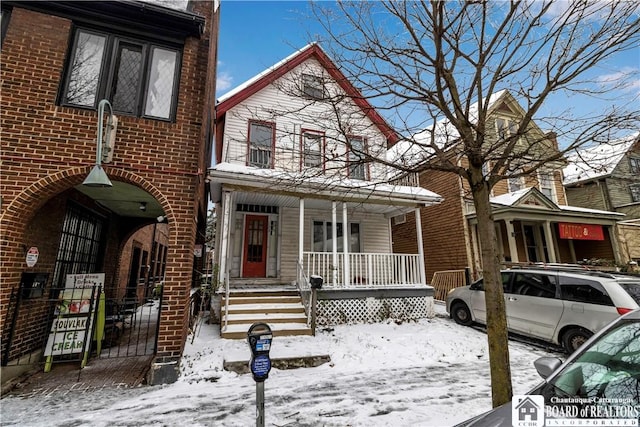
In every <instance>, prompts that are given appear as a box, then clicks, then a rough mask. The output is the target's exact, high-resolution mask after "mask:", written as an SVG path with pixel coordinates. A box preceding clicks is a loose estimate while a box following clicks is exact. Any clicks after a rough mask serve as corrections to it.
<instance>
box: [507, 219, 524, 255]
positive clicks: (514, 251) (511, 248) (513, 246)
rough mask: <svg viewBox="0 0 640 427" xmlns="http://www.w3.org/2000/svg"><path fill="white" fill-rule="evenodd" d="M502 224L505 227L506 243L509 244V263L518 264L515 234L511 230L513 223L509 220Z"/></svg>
mask: <svg viewBox="0 0 640 427" xmlns="http://www.w3.org/2000/svg"><path fill="white" fill-rule="evenodd" d="M504 223H505V224H506V225H507V241H508V242H509V256H510V257H511V262H520V260H519V259H518V246H517V245H516V232H515V230H514V229H513V223H512V222H511V220H509V219H506V220H505V221H504Z"/></svg>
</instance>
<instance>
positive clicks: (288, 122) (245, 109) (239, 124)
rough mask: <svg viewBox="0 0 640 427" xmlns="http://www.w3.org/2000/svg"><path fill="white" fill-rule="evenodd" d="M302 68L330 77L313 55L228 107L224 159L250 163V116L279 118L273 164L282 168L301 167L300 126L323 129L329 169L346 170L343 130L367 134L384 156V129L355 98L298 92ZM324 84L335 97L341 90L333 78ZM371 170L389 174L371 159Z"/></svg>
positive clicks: (374, 148) (274, 120)
mask: <svg viewBox="0 0 640 427" xmlns="http://www.w3.org/2000/svg"><path fill="white" fill-rule="evenodd" d="M302 73H308V74H313V75H322V76H324V77H325V78H327V79H329V75H328V74H327V73H326V71H324V68H323V67H322V66H321V65H320V64H319V63H318V62H317V61H316V60H315V59H310V60H308V61H307V62H305V63H304V64H301V65H300V66H299V67H297V68H295V69H294V70H292V71H290V72H289V73H287V74H286V75H285V76H283V77H281V78H280V79H278V80H277V81H276V82H274V83H273V84H272V85H269V86H267V87H265V88H264V89H262V90H261V91H260V92H259V93H256V94H254V95H253V96H251V97H249V98H248V99H246V100H245V101H243V102H242V103H241V104H239V105H237V106H235V107H233V108H232V109H230V110H229V111H228V112H227V113H226V119H225V125H224V127H225V129H224V149H223V158H222V161H223V162H230V163H237V164H243V165H244V164H246V162H247V136H248V129H249V121H250V120H260V121H266V122H271V123H275V125H276V153H275V165H274V166H275V168H278V169H283V170H289V171H294V172H297V171H299V170H300V164H301V156H300V152H301V130H302V129H306V130H317V131H322V132H324V133H325V143H326V150H325V157H326V158H327V163H326V169H327V170H326V174H327V175H329V174H334V173H339V174H340V175H341V176H346V163H345V161H346V153H345V151H346V150H345V145H344V137H343V136H342V135H344V134H348V135H352V136H362V137H365V138H366V139H367V145H368V150H369V153H370V154H371V155H372V156H375V157H378V158H380V159H384V157H385V152H386V139H385V137H384V135H382V133H381V132H380V131H379V129H378V128H377V127H376V126H375V125H373V123H372V122H371V120H369V119H368V118H367V117H366V116H365V115H364V114H363V113H362V111H361V110H360V109H359V108H358V107H357V106H356V105H355V104H354V103H353V102H352V101H351V100H348V99H347V100H343V101H342V102H340V103H335V102H330V101H314V100H310V99H306V98H303V97H301V96H297V95H298V94H299V93H300V82H301V74H302ZM326 87H327V89H328V93H329V94H330V95H332V96H333V97H335V96H336V95H343V91H342V89H341V88H340V87H339V86H338V85H337V84H335V82H331V83H330V84H329V83H327V86H326ZM336 107H337V108H339V110H340V116H341V118H342V119H341V120H337V119H336V117H337V114H336V112H335V109H336ZM369 171H370V175H371V178H372V179H382V178H383V177H384V174H385V168H384V167H383V166H382V165H380V164H374V163H372V164H370V165H369Z"/></svg>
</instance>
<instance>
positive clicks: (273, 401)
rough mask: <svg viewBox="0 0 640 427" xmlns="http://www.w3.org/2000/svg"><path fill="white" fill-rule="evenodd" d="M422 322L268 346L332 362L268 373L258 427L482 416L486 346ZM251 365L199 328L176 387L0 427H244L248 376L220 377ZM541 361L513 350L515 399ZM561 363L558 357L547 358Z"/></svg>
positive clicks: (533, 379) (438, 323)
mask: <svg viewBox="0 0 640 427" xmlns="http://www.w3.org/2000/svg"><path fill="white" fill-rule="evenodd" d="M436 313H437V314H436V317H435V318H434V319H431V320H422V321H419V322H412V323H403V324H400V325H397V324H395V323H393V322H388V323H378V324H366V325H342V326H337V327H335V328H333V329H332V330H327V331H321V330H319V331H318V334H317V336H316V337H292V338H284V337H283V338H280V337H275V338H274V340H273V343H272V346H273V347H272V350H271V355H272V357H274V356H287V355H293V354H300V353H304V352H316V353H318V352H322V353H325V354H329V355H330V356H331V360H332V361H331V363H327V364H324V365H322V366H319V367H315V368H300V369H290V370H278V369H272V370H271V373H270V374H269V378H268V379H267V380H266V382H265V386H264V388H265V425H267V426H439V427H440V426H450V425H453V424H455V423H457V422H460V421H462V420H465V419H467V418H470V417H471V416H473V415H476V414H479V413H482V412H484V411H486V410H488V409H490V408H491V398H490V381H489V357H488V349H487V337H486V334H485V333H484V332H482V331H479V330H476V329H473V328H467V327H462V326H459V325H456V324H455V323H454V322H453V321H452V320H450V319H449V318H448V317H447V316H446V313H445V311H444V307H443V306H441V305H436ZM240 353H244V354H247V355H248V354H249V349H248V345H247V343H246V341H241V340H225V339H221V338H220V335H219V325H207V324H202V325H200V326H199V328H198V329H197V332H196V336H195V339H194V340H193V343H191V339H190V340H189V342H188V344H187V347H186V349H185V354H184V358H183V361H182V375H181V377H180V379H179V380H178V381H177V382H176V383H174V384H170V385H164V386H154V387H140V388H137V389H131V390H103V391H101V392H97V393H91V394H73V393H69V394H66V395H52V396H49V397H41V396H40V397H38V398H37V399H34V398H32V399H21V398H16V397H9V398H5V399H3V400H2V401H1V403H0V404H1V412H0V414H1V419H0V422H1V425H3V426H47V427H53V426H152V425H157V426H183V425H190V426H250V425H255V420H256V406H255V397H256V384H255V382H254V381H253V378H252V376H251V374H243V375H239V374H235V373H232V372H227V371H224V370H223V369H222V363H223V359H224V358H225V357H226V358H227V359H233V358H237V357H239V356H238V355H239V354H240ZM549 354H550V353H549V352H547V351H545V350H544V349H542V348H539V347H535V346H531V345H528V344H524V343H519V342H511V344H510V356H511V373H512V377H513V384H514V393H516V394H523V393H525V392H526V391H527V390H529V389H530V388H532V387H533V386H534V385H535V384H537V383H538V382H539V381H540V378H539V377H538V375H537V373H536V371H535V369H534V367H533V364H532V363H533V361H534V360H535V359H536V358H538V357H541V356H544V355H549ZM552 354H553V355H555V356H558V354H556V353H552Z"/></svg>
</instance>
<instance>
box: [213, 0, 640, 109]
mask: <svg viewBox="0 0 640 427" xmlns="http://www.w3.org/2000/svg"><path fill="white" fill-rule="evenodd" d="M220 13H221V15H220V36H219V42H218V43H219V45H218V49H219V51H218V82H217V85H218V86H217V95H218V96H220V95H222V94H224V93H225V92H227V91H229V90H230V89H233V88H234V87H236V86H238V85H240V84H241V83H243V82H244V81H246V80H248V79H250V78H251V77H253V76H254V75H256V74H258V73H260V72H261V71H263V70H264V69H266V68H268V67H269V66H271V65H273V64H275V63H276V62H278V61H280V60H281V59H283V58H285V57H287V56H289V55H290V54H291V53H293V52H294V51H296V50H298V49H300V48H302V47H303V46H305V45H306V44H307V43H309V41H310V40H311V36H310V35H309V34H319V36H320V38H322V37H323V34H322V33H321V31H322V29H321V27H320V26H319V24H317V23H315V22H314V20H313V19H310V18H309V15H311V12H310V6H309V3H308V2H306V1H242V0H222V2H221V9H220ZM314 38H315V37H314ZM326 50H329V49H326ZM337 65H338V67H340V64H339V63H338V64H337ZM592 72H593V73H596V75H598V76H599V77H598V79H599V80H601V81H605V80H606V79H607V78H608V77H609V76H614V75H616V73H619V72H627V73H629V72H631V73H633V74H635V78H634V81H635V83H634V84H633V85H632V86H630V87H629V88H627V90H628V91H629V92H632V93H634V94H635V99H634V101H633V102H635V103H640V47H639V48H638V49H637V50H635V51H631V52H627V53H625V54H624V55H619V56H617V57H616V58H615V59H614V60H611V61H608V62H606V63H603V64H601V65H599V66H598V68H597V69H594V70H592ZM597 102H598V101H595V100H589V102H588V103H585V102H584V101H581V100H579V99H577V98H574V99H571V98H566V96H564V95H560V96H556V97H554V98H550V99H549V100H548V102H547V104H548V105H547V106H546V107H545V108H546V109H547V110H549V111H550V110H552V109H553V108H557V107H558V105H559V104H565V105H571V106H572V107H576V109H577V110H579V109H580V108H587V107H591V108H593V107H594V105H596V104H597ZM613 102H615V99H614V100H613V101H612V100H607V101H604V100H603V101H601V103H602V104H603V105H605V104H608V105H610V104H611V103H613ZM636 109H638V108H637V107H636ZM545 113H546V111H545Z"/></svg>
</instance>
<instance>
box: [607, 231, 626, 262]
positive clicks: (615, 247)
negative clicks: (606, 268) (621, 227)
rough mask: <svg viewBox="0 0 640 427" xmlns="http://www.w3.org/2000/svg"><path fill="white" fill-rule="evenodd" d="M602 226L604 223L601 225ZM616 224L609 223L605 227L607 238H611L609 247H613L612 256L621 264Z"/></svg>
mask: <svg viewBox="0 0 640 427" xmlns="http://www.w3.org/2000/svg"><path fill="white" fill-rule="evenodd" d="M603 227H604V225H603ZM617 227H618V226H617V225H616V224H614V225H610V226H609V227H607V230H608V231H609V239H610V240H611V248H612V249H613V258H614V260H615V262H616V264H622V257H621V256H620V242H619V241H618V230H617Z"/></svg>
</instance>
